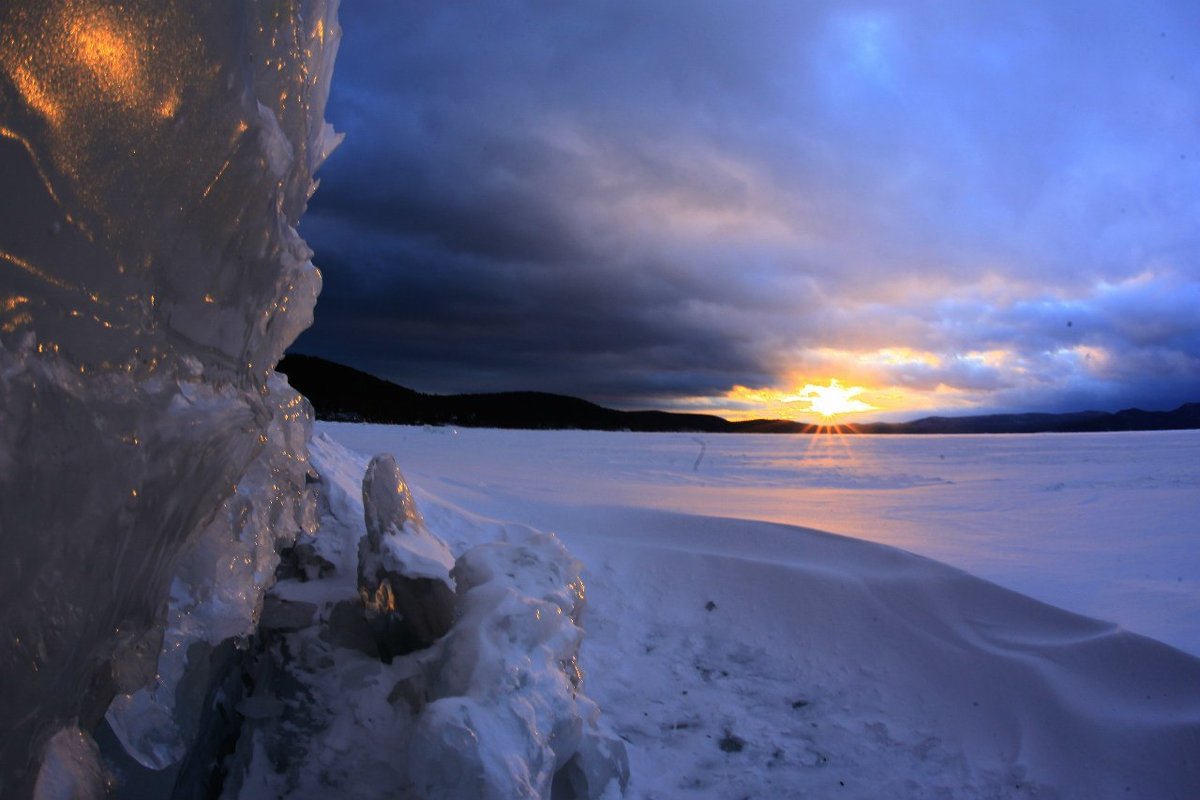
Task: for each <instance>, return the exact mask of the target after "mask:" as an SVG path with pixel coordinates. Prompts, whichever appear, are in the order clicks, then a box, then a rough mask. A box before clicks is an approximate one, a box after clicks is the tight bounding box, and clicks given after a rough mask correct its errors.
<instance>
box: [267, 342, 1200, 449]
mask: <svg viewBox="0 0 1200 800" xmlns="http://www.w3.org/2000/svg"><path fill="white" fill-rule="evenodd" d="M276 369H278V370H279V371H280V372H282V373H284V374H285V375H287V376H288V381H289V382H290V383H291V384H292V387H293V388H295V389H296V390H297V391H298V392H300V393H301V394H303V395H304V396H306V397H307V398H308V399H309V401H310V402H311V403H312V404H313V408H314V410H315V412H316V416H317V419H321V420H333V421H343V422H373V423H383V424H391V425H458V426H462V427H481V428H520V429H528V430H559V429H570V428H573V429H583V430H607V431H623V430H628V431H640V432H648V433H663V432H678V433H811V432H814V431H816V430H818V429H820V426H817V425H813V424H807V423H803V422H795V421H792V420H783V419H755V420H745V421H740V422H731V421H729V420H727V419H724V418H723V417H718V416H715V415H712V414H694V413H680V412H672V411H653V410H648V411H618V410H616V409H611V408H605V407H604V406H601V405H598V404H596V403H593V402H591V401H589V400H584V399H582V398H578V397H571V396H569V395H562V394H554V393H551V392H534V391H516V392H491V393H470V394H453V395H437V394H425V393H423V392H418V391H415V390H413V389H409V388H407V387H404V386H400V385H399V384H396V383H392V382H391V381H387V380H384V379H382V378H378V377H376V376H374V375H371V374H370V373H366V372H363V371H361V370H357V369H354V368H353V367H348V366H346V365H344V364H339V363H337V362H334V361H329V360H327V359H323V358H319V357H317V356H309V355H303V354H288V355H286V356H285V357H284V358H283V359H282V360H281V361H280V362H279V365H278V366H277V367H276ZM839 427H840V428H841V429H842V430H843V431H844V432H846V433H876V434H956V433H958V434H969V433H1085V432H1101V431H1133V430H1190V429H1197V428H1200V403H1185V404H1183V405H1181V406H1180V407H1179V408H1176V409H1174V410H1171V411H1144V410H1142V409H1139V408H1127V409H1123V410H1121V411H1117V412H1108V411H1076V412H1068V413H1061V414H1049V413H1040V412H1027V413H1015V414H985V415H975V416H963V417H945V416H933V417H923V418H920V419H915V420H911V421H908V422H871V423H861V424H860V423H854V424H841V425H840V426H839Z"/></svg>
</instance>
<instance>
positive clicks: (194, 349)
mask: <svg viewBox="0 0 1200 800" xmlns="http://www.w3.org/2000/svg"><path fill="white" fill-rule="evenodd" d="M337 39H338V30H337V24H336V0H248V1H247V2H239V3H194V2H191V0H126V2H122V3H115V2H103V0H55V1H52V2H46V0H7V1H6V2H5V3H3V4H0V174H3V176H4V186H3V191H0V546H2V547H3V548H4V552H5V558H4V559H2V560H0V795H3V796H5V797H9V796H17V797H20V796H28V795H30V794H31V793H32V792H33V789H34V784H35V782H36V783H38V784H39V785H41V786H50V785H51V784H52V783H53V775H52V774H51V773H48V772H47V771H46V770H43V771H42V772H43V774H42V776H41V778H38V777H37V766H38V764H39V762H41V761H42V760H43V759H45V760H46V762H47V768H48V769H50V770H51V772H52V771H53V767H52V765H51V761H52V760H54V759H57V760H58V761H59V762H62V761H63V760H62V759H61V758H59V757H58V755H56V754H58V753H60V750H61V747H60V745H59V744H54V743H55V742H59V743H60V744H61V742H62V741H63V740H62V739H61V738H60V735H58V732H59V731H67V733H65V734H62V736H67V737H68V738H69V737H70V736H74V735H75V734H74V733H71V731H77V732H79V735H80V736H83V737H86V736H87V734H86V733H84V732H85V731H88V730H90V729H92V728H93V727H94V726H95V724H96V723H97V722H98V721H99V719H100V717H101V716H102V715H103V714H104V712H105V710H106V708H107V707H108V705H109V703H110V701H111V699H112V698H113V696H114V694H117V693H129V694H131V695H133V696H135V697H136V696H138V694H139V692H143V701H136V700H134V701H130V702H149V703H150V704H151V705H154V704H157V707H158V708H160V709H162V710H163V711H164V713H165V714H166V715H167V716H168V717H170V715H171V714H172V713H173V711H172V709H171V708H170V707H169V705H170V704H169V703H162V702H159V700H158V699H156V698H155V696H157V697H158V698H162V697H165V696H167V695H169V694H171V692H172V688H173V687H172V686H171V681H172V680H173V678H172V675H175V674H177V673H178V672H179V671H180V670H182V669H183V665H182V662H181V661H179V660H178V655H177V654H178V652H179V651H186V649H187V646H186V645H187V642H188V641H212V640H214V639H219V638H222V637H228V636H231V635H238V634H240V633H244V632H246V631H247V630H249V629H250V627H251V626H252V624H253V620H254V616H255V614H256V609H257V607H258V604H259V600H260V597H261V593H262V587H263V585H264V583H266V582H267V581H268V580H269V577H270V576H271V574H272V572H273V569H274V561H275V558H276V556H275V546H276V541H277V540H279V539H283V540H285V541H286V540H288V539H290V538H292V537H294V536H295V534H296V532H297V531H298V530H300V529H303V528H304V527H305V526H306V525H308V526H310V525H311V524H312V513H311V498H308V497H307V496H306V491H305V480H304V476H305V474H306V472H307V464H306V453H305V449H304V441H305V439H306V437H307V433H308V424H309V419H310V412H309V410H308V408H307V405H306V403H305V402H304V401H303V400H302V399H301V398H299V397H298V396H297V395H296V394H295V393H294V392H292V391H291V390H290V389H289V388H288V387H287V386H286V385H285V384H284V383H283V382H282V381H279V380H277V379H272V378H271V375H272V370H273V367H274V364H275V362H276V361H277V360H278V358H279V356H280V354H281V353H282V352H283V350H284V348H285V347H286V346H287V345H288V344H289V343H290V342H291V341H292V340H293V339H294V338H295V336H296V335H297V334H298V333H299V332H300V331H301V330H303V328H304V327H306V326H307V325H308V324H309V323H310V322H311V313H312V307H313V303H314V302H315V298H316V295H317V292H318V291H319V289H320V275H319V273H318V272H317V271H316V269H315V268H314V267H313V266H312V264H311V262H310V261H309V258H310V256H311V252H310V251H309V249H308V248H307V247H306V246H305V244H304V242H303V241H302V240H301V239H300V237H299V236H298V235H297V233H296V231H295V225H296V223H297V221H298V219H299V217H300V215H301V213H302V212H303V210H304V207H305V204H306V202H307V200H308V198H309V196H310V195H311V192H312V190H313V189H314V188H315V184H314V182H313V177H312V176H313V172H314V170H315V169H316V168H317V166H318V165H319V164H320V163H321V161H322V160H323V159H324V158H325V157H326V155H328V153H329V152H330V150H331V149H332V148H333V147H334V146H335V145H336V143H337V137H336V136H335V135H333V133H332V130H331V129H330V127H329V126H328V125H327V124H326V123H325V122H324V103H325V97H326V93H327V90H328V84H329V78H330V74H331V71H332V65H333V57H334V53H335V51H336V46H337ZM168 598H169V599H168ZM168 618H169V624H168ZM160 646H161V647H165V651H164V652H163V654H162V658H161V659H160V658H159V651H160ZM172 659H175V660H172ZM156 676H157V677H156ZM147 681H149V682H150V683H149V686H146V683H147ZM151 695H154V696H151ZM146 697H149V700H146V699H145V698H146ZM114 715H115V716H114V719H115V720H116V727H117V728H119V729H122V730H123V732H124V735H125V738H126V741H127V743H128V744H129V745H130V746H131V747H132V748H133V750H134V752H135V754H137V755H139V757H141V758H143V760H147V761H150V762H153V761H155V760H161V759H164V758H169V757H170V756H171V753H172V752H174V751H173V750H172V748H173V747H176V744H177V743H172V741H171V739H172V737H173V736H176V735H177V733H178V732H177V731H176V732H174V733H173V732H172V731H170V730H168V729H166V728H156V729H154V730H145V731H134V730H133V727H132V726H131V725H130V724H126V725H124V726H122V717H121V711H120V708H118V709H117V710H116V711H114ZM125 721H126V722H129V719H128V718H125ZM163 742H166V744H162V743H163ZM85 744H86V743H85ZM160 744H161V745H162V746H161V747H160V746H159V745H160ZM86 749H87V748H86V747H83V750H86ZM83 750H80V749H79V748H75V750H73V751H72V752H75V751H78V752H83ZM51 757H53V759H52V758H51ZM63 763H66V762H63Z"/></svg>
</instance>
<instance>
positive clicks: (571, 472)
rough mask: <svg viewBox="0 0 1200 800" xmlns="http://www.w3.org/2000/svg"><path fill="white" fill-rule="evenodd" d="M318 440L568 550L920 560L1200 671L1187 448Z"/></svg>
mask: <svg viewBox="0 0 1200 800" xmlns="http://www.w3.org/2000/svg"><path fill="white" fill-rule="evenodd" d="M317 429H318V430H323V431H326V432H328V433H330V434H331V435H333V436H334V437H335V438H336V439H338V440H339V441H341V442H342V443H343V444H345V445H346V446H348V447H351V448H353V449H355V450H358V451H361V452H364V453H374V452H378V451H383V450H389V451H391V452H393V453H395V455H396V457H397V459H398V460H399V462H400V465H401V467H402V468H403V469H404V471H405V473H406V474H407V475H408V476H409V479H410V481H411V482H412V483H413V484H414V486H415V487H416V489H417V490H418V492H420V491H425V492H428V493H432V494H435V495H437V496H438V497H440V498H443V499H446V500H449V501H452V502H454V503H455V504H457V505H459V506H460V507H462V508H464V509H468V510H470V511H472V512H474V513H477V514H480V515H484V516H487V517H492V518H496V519H505V520H515V521H520V522H522V523H525V524H528V525H531V526H533V527H535V528H539V529H541V530H547V531H554V532H556V533H558V534H559V535H560V536H562V538H563V539H564V541H566V542H567V544H568V546H573V537H572V534H576V533H578V534H587V533H596V532H599V529H603V528H604V527H606V526H609V525H611V524H612V519H613V518H612V515H613V514H614V513H617V512H618V511H623V512H624V513H626V514H628V513H630V512H632V511H634V510H639V511H667V512H682V513H686V514H692V515H702V516H706V517H729V518H737V519H747V520H758V521H766V522H777V523H784V524H787V525H798V526H804V527H809V528H816V529H819V530H824V531H829V532H832V533H838V534H842V535H846V536H852V537H855V538H859V539H864V540H868V541H873V542H879V543H883V544H888V545H893V546H895V547H899V548H902V549H905V550H908V551H910V552H913V553H917V554H919V555H924V556H928V557H930V558H933V559H936V560H938V561H942V562H944V563H946V564H950V565H952V566H955V567H958V568H960V569H963V570H966V571H967V572H970V573H971V574H973V575H976V576H979V577H982V578H985V579H987V580H990V581H994V582H996V583H998V584H1000V585H1002V586H1004V587H1007V588H1009V589H1013V590H1015V591H1018V592H1021V593H1023V594H1027V595H1029V596H1031V597H1034V598H1036V599H1038V600H1042V601H1044V602H1046V603H1049V604H1051V605H1055V606H1058V607H1060V608H1064V609H1067V610H1070V611H1074V612H1076V613H1080V614H1084V615H1086V616H1090V617H1095V618H1098V619H1102V620H1107V621H1111V622H1115V623H1117V624H1119V625H1121V626H1122V627H1125V628H1127V629H1129V630H1131V631H1134V632H1137V633H1141V634H1144V635H1146V636H1150V637H1153V638H1156V639H1159V640H1161V641H1163V642H1166V643H1168V644H1170V645H1172V646H1174V647H1177V648H1180V649H1183V650H1185V651H1187V652H1189V653H1191V654H1193V655H1197V654H1200V431H1165V432H1144V433H1111V434H1036V435H1006V436H839V435H836V434H828V435H826V434H821V435H816V436H782V435H745V436H743V435H725V436H720V435H688V434H644V433H605V432H591V431H500V430H482V429H470V428H459V429H452V428H413V427H394V426H372V425H345V424H337V423H318V426H317ZM729 535H734V534H733V533H732V532H731V533H730V534H729ZM764 555H769V554H764Z"/></svg>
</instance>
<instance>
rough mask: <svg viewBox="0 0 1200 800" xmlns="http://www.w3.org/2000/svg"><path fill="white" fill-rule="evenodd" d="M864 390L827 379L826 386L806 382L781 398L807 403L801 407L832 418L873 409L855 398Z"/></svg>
mask: <svg viewBox="0 0 1200 800" xmlns="http://www.w3.org/2000/svg"><path fill="white" fill-rule="evenodd" d="M864 391H866V390H865V389H864V388H863V387H861V386H842V384H841V383H840V382H839V381H838V380H837V379H836V378H834V379H832V380H830V381H829V385H828V386H819V385H816V384H812V383H809V384H806V385H805V386H804V388H803V389H801V390H800V391H799V392H797V393H796V394H794V395H790V396H788V397H785V398H783V400H784V402H797V403H808V407H807V408H805V409H803V410H804V411H806V412H811V413H815V414H820V415H821V416H822V417H824V418H825V419H832V418H833V417H836V416H837V415H839V414H852V413H855V412H859V411H874V410H875V406H873V405H870V404H869V403H866V402H863V401H862V400H858V399H856V398H857V397H858V395H860V394H862V393H863V392H864Z"/></svg>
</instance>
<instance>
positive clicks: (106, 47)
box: [67, 16, 144, 105]
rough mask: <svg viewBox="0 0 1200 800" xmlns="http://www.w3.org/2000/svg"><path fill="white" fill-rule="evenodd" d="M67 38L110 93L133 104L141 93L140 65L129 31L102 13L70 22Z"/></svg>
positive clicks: (83, 61)
mask: <svg viewBox="0 0 1200 800" xmlns="http://www.w3.org/2000/svg"><path fill="white" fill-rule="evenodd" d="M67 37H68V39H69V41H70V43H71V45H72V47H73V48H74V50H75V54H76V57H77V58H78V59H79V61H80V63H82V64H83V65H84V66H85V67H87V68H88V70H89V71H90V72H91V73H92V76H93V77H94V78H95V79H96V81H97V82H98V83H99V84H100V85H101V86H103V87H104V88H105V90H106V91H107V92H108V93H109V94H110V95H117V96H119V97H121V98H122V99H123V100H125V101H126V102H127V103H129V104H130V105H132V102H131V100H132V99H133V98H136V97H137V96H139V95H141V94H142V85H143V83H144V81H143V78H142V72H143V70H142V65H141V63H140V59H139V57H138V47H137V46H136V45H135V42H134V41H132V40H131V35H130V32H129V31H127V30H123V29H122V28H121V27H120V25H119V24H116V21H115V20H109V19H105V18H104V17H103V16H99V17H90V18H87V19H80V18H76V19H73V20H71V21H70V23H69V25H68V28H67Z"/></svg>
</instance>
